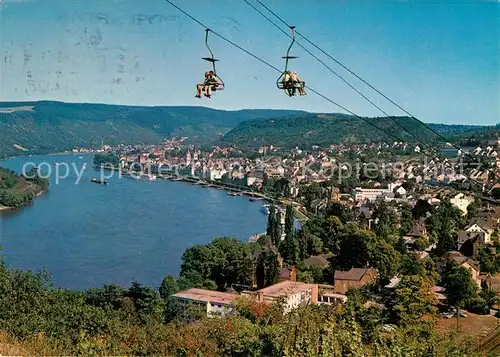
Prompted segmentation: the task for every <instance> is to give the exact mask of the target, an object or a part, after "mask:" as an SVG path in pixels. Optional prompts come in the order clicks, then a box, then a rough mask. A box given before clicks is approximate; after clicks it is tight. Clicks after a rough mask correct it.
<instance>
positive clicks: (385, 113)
mask: <svg viewBox="0 0 500 357" xmlns="http://www.w3.org/2000/svg"><path fill="white" fill-rule="evenodd" d="M244 1H245V2H246V3H247V4H248V5H249V6H250V7H252V8H253V9H254V10H255V11H257V12H258V13H259V14H260V15H262V16H263V17H264V18H265V19H266V20H267V21H269V22H270V23H271V24H273V25H274V26H275V27H276V28H277V29H278V30H280V31H281V32H282V33H283V34H285V35H286V36H288V37H290V35H289V34H288V33H287V32H286V31H284V30H283V29H282V28H281V27H280V26H279V25H277V24H276V23H275V22H274V21H273V20H271V19H270V18H269V17H267V16H266V15H265V14H264V13H263V12H262V11H260V10H259V9H257V8H256V7H255V6H254V5H253V4H251V3H250V2H249V1H248V0H244ZM287 26H288V24H287ZM297 33H298V32H297ZM293 41H294V42H296V43H297V45H298V46H300V47H301V48H302V49H303V50H304V51H306V52H307V53H308V54H309V55H311V56H312V57H313V58H314V59H316V60H317V61H318V62H319V63H321V64H322V65H323V66H324V67H325V68H326V69H328V70H329V71H330V72H331V73H333V74H334V75H336V76H337V77H338V78H339V79H340V80H342V81H343V82H344V83H345V84H347V85H348V86H349V87H351V88H352V89H353V90H354V91H355V92H356V93H358V94H359V95H360V96H361V97H363V98H364V99H365V100H366V101H367V102H368V103H370V104H371V105H373V106H374V107H375V108H377V109H378V110H379V111H380V112H381V113H382V114H384V115H385V116H386V117H387V118H389V119H390V120H392V121H393V122H394V123H395V124H396V125H397V126H399V127H400V128H401V129H403V130H404V131H406V132H407V133H408V134H410V135H411V136H412V137H413V138H414V139H415V140H417V141H418V142H420V143H421V144H422V145H423V146H425V147H427V148H428V149H430V150H431V151H435V152H436V155H439V154H438V153H437V152H438V151H437V150H436V149H435V148H433V147H432V146H430V145H429V144H427V143H426V142H424V141H422V139H420V138H419V137H417V136H416V135H415V134H413V133H412V132H410V131H409V130H408V129H407V128H406V127H404V126H403V125H402V124H401V123H399V122H398V121H397V120H395V119H394V118H393V116H391V115H389V114H388V113H387V112H386V111H384V110H383V109H382V108H380V107H379V106H378V105H377V104H375V103H374V102H373V101H371V100H370V99H369V98H368V97H366V96H365V95H364V94H363V93H361V92H360V91H359V90H358V89H357V88H356V87H354V86H353V85H352V84H351V83H349V82H348V81H347V80H346V79H345V78H344V77H342V76H341V75H340V74H338V73H337V72H336V71H334V70H333V69H332V68H331V67H330V66H328V65H327V64H326V63H325V62H324V61H322V60H321V59H320V58H318V57H317V56H316V55H315V54H314V53H312V52H311V51H309V50H308V49H307V48H305V47H304V46H303V45H302V44H301V43H300V42H298V41H295V37H294V38H293ZM292 44H293V42H292ZM285 70H286V66H285Z"/></svg>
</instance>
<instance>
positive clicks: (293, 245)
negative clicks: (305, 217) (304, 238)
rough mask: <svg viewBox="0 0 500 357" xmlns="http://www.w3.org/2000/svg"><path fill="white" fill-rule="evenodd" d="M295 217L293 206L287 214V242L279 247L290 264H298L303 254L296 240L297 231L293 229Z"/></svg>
mask: <svg viewBox="0 0 500 357" xmlns="http://www.w3.org/2000/svg"><path fill="white" fill-rule="evenodd" d="M293 223H294V216H293V208H292V206H290V205H289V206H287V207H286V213H285V240H284V241H283V242H281V244H280V245H279V248H280V253H281V256H282V257H283V259H284V260H285V261H286V262H288V263H290V264H296V263H297V261H298V260H299V257H300V256H301V255H302V256H303V255H304V253H302V254H301V252H300V247H299V242H298V241H297V239H296V234H295V229H294V227H293Z"/></svg>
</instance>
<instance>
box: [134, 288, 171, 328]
mask: <svg viewBox="0 0 500 357" xmlns="http://www.w3.org/2000/svg"><path fill="white" fill-rule="evenodd" d="M126 295H127V296H128V297H129V298H131V299H132V301H133V302H134V305H135V309H136V311H137V313H138V314H139V318H140V320H141V322H142V323H146V322H147V321H148V320H150V319H153V320H155V319H156V320H161V316H162V314H163V305H162V304H161V300H160V296H159V294H158V292H157V291H156V290H154V289H153V288H150V287H147V286H142V285H141V284H139V283H138V282H137V281H134V282H133V283H132V286H131V287H130V289H129V290H128V292H127V293H126Z"/></svg>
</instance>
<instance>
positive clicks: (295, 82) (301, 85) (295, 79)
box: [291, 71, 306, 95]
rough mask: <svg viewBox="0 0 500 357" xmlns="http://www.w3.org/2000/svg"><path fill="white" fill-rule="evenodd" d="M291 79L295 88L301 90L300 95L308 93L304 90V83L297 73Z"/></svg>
mask: <svg viewBox="0 0 500 357" xmlns="http://www.w3.org/2000/svg"><path fill="white" fill-rule="evenodd" d="M291 77H292V84H293V87H294V88H298V89H299V94H300V95H306V91H305V90H304V82H303V81H302V80H301V79H300V77H299V76H298V74H297V72H295V71H294V72H293V73H292V76H291Z"/></svg>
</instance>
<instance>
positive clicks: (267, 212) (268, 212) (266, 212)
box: [261, 205, 271, 214]
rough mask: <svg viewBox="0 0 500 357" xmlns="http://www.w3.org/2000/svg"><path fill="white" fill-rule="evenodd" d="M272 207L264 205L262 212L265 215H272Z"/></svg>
mask: <svg viewBox="0 0 500 357" xmlns="http://www.w3.org/2000/svg"><path fill="white" fill-rule="evenodd" d="M269 207H270V205H262V208H261V211H262V212H264V213H265V214H270V213H271V211H270V210H269Z"/></svg>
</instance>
